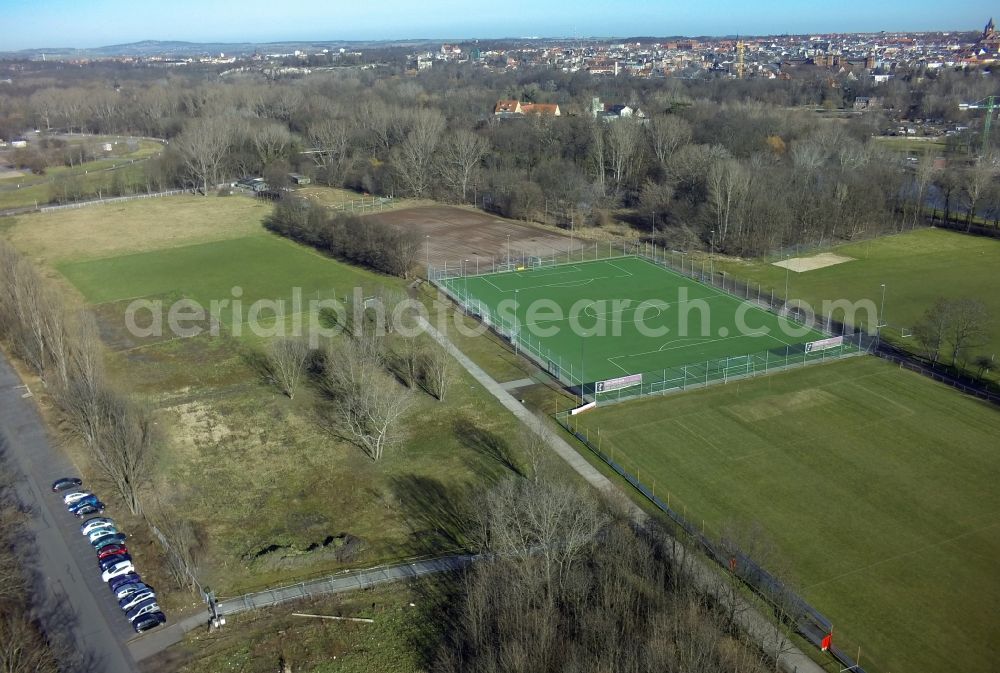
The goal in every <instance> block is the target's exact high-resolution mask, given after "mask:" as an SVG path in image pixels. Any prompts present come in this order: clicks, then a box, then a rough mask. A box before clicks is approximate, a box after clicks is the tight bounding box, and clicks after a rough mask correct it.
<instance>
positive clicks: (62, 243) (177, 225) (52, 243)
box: [4, 196, 271, 265]
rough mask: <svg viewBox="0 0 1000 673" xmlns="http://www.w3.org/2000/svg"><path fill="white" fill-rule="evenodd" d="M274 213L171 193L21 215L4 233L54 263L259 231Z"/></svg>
mask: <svg viewBox="0 0 1000 673" xmlns="http://www.w3.org/2000/svg"><path fill="white" fill-rule="evenodd" d="M270 212H271V205H270V204H268V203H264V202H262V201H257V200H254V199H251V198H246V197H240V196H228V197H217V196H208V197H204V196H167V197H162V198H158V199H139V200H136V201H128V202H125V203H116V204H108V205H100V206H89V207H86V208H78V209H69V210H58V211H54V212H48V213H37V214H31V215H22V216H20V217H18V218H17V219H16V221H15V222H14V223H13V224H12V225H10V226H8V227H6V228H5V230H4V235H5V237H6V238H7V239H8V240H10V241H11V243H13V244H14V246H16V247H17V248H18V249H19V250H21V251H22V252H24V253H25V254H26V255H28V256H30V257H31V258H33V259H34V260H36V261H38V262H40V263H42V264H50V265H51V264H55V263H59V262H66V261H70V260H83V259H94V258H100V257H110V256H115V255H124V254H129V253H134V252H143V251H149V250H162V249H165V248H174V247H177V246H181V245H190V244H192V243H204V242H208V241H218V240H224V239H230V238H240V237H243V236H248V235H253V234H259V233H263V230H262V222H263V220H264V218H265V217H266V216H267V215H269V214H270Z"/></svg>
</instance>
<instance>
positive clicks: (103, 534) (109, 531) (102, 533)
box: [87, 526, 123, 544]
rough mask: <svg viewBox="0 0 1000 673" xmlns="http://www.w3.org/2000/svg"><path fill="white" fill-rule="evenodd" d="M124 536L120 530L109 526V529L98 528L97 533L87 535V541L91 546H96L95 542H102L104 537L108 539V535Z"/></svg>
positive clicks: (92, 532)
mask: <svg viewBox="0 0 1000 673" xmlns="http://www.w3.org/2000/svg"><path fill="white" fill-rule="evenodd" d="M122 534H123V533H120V532H118V530H117V529H116V528H115V527H114V526H109V527H107V528H98V529H97V530H95V531H91V532H90V533H87V540H88V541H89V542H90V544H94V542H96V541H97V540H100V539H101V538H102V537H106V536H108V535H122Z"/></svg>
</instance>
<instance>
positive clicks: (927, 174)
mask: <svg viewBox="0 0 1000 673" xmlns="http://www.w3.org/2000/svg"><path fill="white" fill-rule="evenodd" d="M937 172H938V169H937V166H935V158H934V155H932V154H930V153H925V154H924V155H923V156H922V157H920V161H918V162H917V167H916V171H915V172H914V184H915V186H916V188H917V194H916V204H915V205H914V208H913V223H914V224H916V223H917V220H918V219H919V218H920V217H921V215H922V214H923V212H924V199H925V198H926V196H927V188H928V187H929V186H930V185H931V183H933V182H934V177H935V175H936V174H937Z"/></svg>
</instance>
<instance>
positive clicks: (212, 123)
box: [171, 117, 231, 196]
mask: <svg viewBox="0 0 1000 673" xmlns="http://www.w3.org/2000/svg"><path fill="white" fill-rule="evenodd" d="M230 141H231V133H230V128H229V124H228V122H227V120H226V119H224V118H222V117H199V118H195V119H192V120H191V121H189V122H188V123H187V125H185V127H184V132H183V133H181V134H180V135H179V136H178V137H177V138H176V139H175V140H174V141H173V142H172V143H171V147H173V148H174V150H175V151H176V152H177V153H178V155H179V156H180V157H181V160H182V161H183V162H184V166H185V167H187V169H188V171H189V172H190V173H191V175H192V176H193V177H194V178H195V179H196V180H197V181H198V182H200V183H201V185H202V189H203V190H204V194H205V195H206V196H207V195H208V186H209V184H215V183H216V181H217V180H218V178H219V167H220V166H221V165H222V161H223V159H225V157H226V152H227V151H228V150H229V146H230Z"/></svg>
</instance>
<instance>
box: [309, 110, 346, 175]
mask: <svg viewBox="0 0 1000 673" xmlns="http://www.w3.org/2000/svg"><path fill="white" fill-rule="evenodd" d="M306 137H307V139H308V141H309V148H310V155H309V156H310V157H311V158H312V160H313V163H315V164H316V166H317V167H318V168H320V169H322V170H323V171H324V173H325V176H324V177H325V179H326V181H327V182H328V183H329V184H331V185H333V184H337V183H339V181H340V180H341V179H342V178H343V173H344V168H345V167H346V165H347V157H348V151H349V149H350V136H349V134H348V125H347V122H346V121H344V120H342V119H323V120H321V121H319V122H317V123H315V124H312V125H311V126H309V130H308V132H307V134H306Z"/></svg>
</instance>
